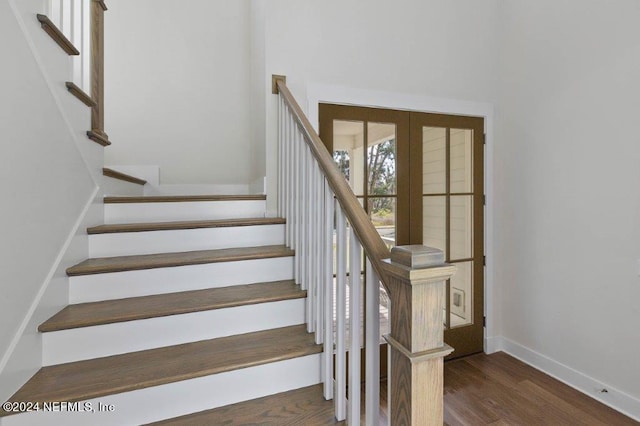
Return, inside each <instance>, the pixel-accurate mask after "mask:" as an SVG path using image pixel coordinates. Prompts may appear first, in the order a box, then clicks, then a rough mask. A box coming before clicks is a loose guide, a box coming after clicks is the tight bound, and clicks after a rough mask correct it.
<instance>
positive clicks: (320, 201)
mask: <svg viewBox="0 0 640 426" xmlns="http://www.w3.org/2000/svg"><path fill="white" fill-rule="evenodd" d="M313 164H314V167H313V170H314V175H315V188H316V194H315V198H314V200H316V202H315V203H314V206H313V212H314V214H315V216H314V224H315V225H314V227H313V231H314V236H313V241H314V248H315V256H314V257H313V262H314V275H313V280H314V283H315V285H314V286H315V289H316V295H317V297H316V343H317V344H321V343H322V342H323V339H324V320H323V317H324V302H323V301H324V282H323V281H322V274H323V272H324V271H323V266H322V257H323V256H324V252H323V250H322V214H323V212H324V186H323V185H324V183H323V181H322V172H321V171H320V166H319V165H318V163H317V162H316V161H314V162H313Z"/></svg>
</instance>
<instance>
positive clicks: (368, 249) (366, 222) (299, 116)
mask: <svg viewBox="0 0 640 426" xmlns="http://www.w3.org/2000/svg"><path fill="white" fill-rule="evenodd" d="M275 83H276V87H277V89H278V92H279V93H280V95H281V96H282V98H283V99H284V101H285V103H286V104H287V106H288V107H289V108H290V110H291V113H292V114H293V117H294V118H295V120H296V122H297V123H298V126H299V127H300V130H301V132H302V134H303V135H304V140H305V141H306V142H307V145H308V146H309V148H310V150H311V153H312V154H313V156H314V158H315V159H316V161H317V162H318V165H319V166H320V169H321V170H322V171H323V173H324V176H325V178H326V179H327V182H328V183H329V186H330V187H331V189H332V190H333V193H334V194H335V196H336V198H337V199H338V201H339V202H340V206H341V207H342V210H343V212H344V214H345V215H346V217H347V218H348V219H349V223H350V224H351V226H352V227H353V229H354V231H355V233H356V235H357V236H358V239H359V240H360V244H361V245H362V248H363V250H364V252H365V254H366V255H367V257H368V258H369V260H370V261H371V265H372V266H373V267H374V269H375V270H376V273H377V274H378V277H379V278H380V280H381V281H382V284H383V285H384V287H385V289H386V290H387V292H388V291H389V288H388V285H387V272H386V269H385V268H384V264H383V262H382V261H383V259H387V258H389V257H390V253H389V249H388V248H387V246H386V244H385V243H384V241H382V238H381V237H380V234H378V231H376V228H375V227H374V226H373V223H371V220H370V219H369V217H368V216H367V213H366V212H365V211H364V209H363V208H362V206H361V205H360V203H359V202H358V199H357V198H356V196H355V194H354V193H353V190H352V189H351V187H350V186H349V183H348V182H347V180H346V179H345V178H344V176H343V175H342V173H340V170H338V168H337V167H336V165H335V163H334V162H333V157H332V156H331V154H330V153H329V151H328V150H327V148H326V147H325V145H324V143H323V142H322V140H321V139H320V136H318V133H316V131H315V130H314V128H313V126H311V123H310V122H309V120H308V119H307V116H306V115H305V114H304V112H303V111H302V109H301V108H300V105H298V102H296V100H295V98H294V97H293V95H292V94H291V92H290V91H289V88H288V87H287V85H286V83H285V82H284V81H283V80H281V79H278V80H276V81H275Z"/></svg>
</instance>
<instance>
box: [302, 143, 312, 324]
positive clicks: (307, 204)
mask: <svg viewBox="0 0 640 426" xmlns="http://www.w3.org/2000/svg"><path fill="white" fill-rule="evenodd" d="M304 146H305V150H304V182H305V185H304V281H305V284H306V288H307V332H308V333H313V332H315V328H314V325H313V320H312V318H313V317H314V316H315V311H314V305H315V294H314V289H313V283H312V281H311V220H310V219H311V203H312V198H311V197H312V196H313V192H312V190H311V187H312V182H311V179H312V177H311V173H312V166H311V161H312V159H311V152H310V150H309V147H308V146H307V143H306V141H305V142H304Z"/></svg>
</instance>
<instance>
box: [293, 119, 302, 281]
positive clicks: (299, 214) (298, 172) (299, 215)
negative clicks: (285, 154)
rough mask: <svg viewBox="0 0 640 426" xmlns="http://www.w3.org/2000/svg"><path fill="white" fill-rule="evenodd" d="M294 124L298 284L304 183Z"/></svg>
mask: <svg viewBox="0 0 640 426" xmlns="http://www.w3.org/2000/svg"><path fill="white" fill-rule="evenodd" d="M292 125H293V133H294V136H295V138H294V146H295V149H296V154H295V158H294V162H295V165H296V179H295V183H296V190H295V194H294V195H293V197H294V198H293V199H294V203H295V204H294V205H295V207H296V208H295V221H296V231H295V232H296V237H295V250H296V257H295V276H296V284H301V283H302V274H301V267H300V264H301V259H302V256H301V255H300V251H299V250H300V245H301V244H300V243H301V237H300V234H301V232H302V227H301V220H302V206H301V205H300V200H301V198H300V194H301V192H302V191H301V189H302V184H301V182H300V181H301V180H302V148H303V146H302V140H301V138H300V133H299V132H298V129H297V127H296V125H295V123H293V124H292Z"/></svg>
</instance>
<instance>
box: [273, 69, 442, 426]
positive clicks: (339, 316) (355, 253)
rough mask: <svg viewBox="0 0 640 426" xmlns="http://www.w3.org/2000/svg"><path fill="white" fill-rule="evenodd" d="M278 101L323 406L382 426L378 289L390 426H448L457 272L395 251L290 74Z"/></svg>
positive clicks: (290, 209)
mask: <svg viewBox="0 0 640 426" xmlns="http://www.w3.org/2000/svg"><path fill="white" fill-rule="evenodd" d="M273 93H274V94H278V95H279V106H278V194H279V195H278V211H279V214H280V215H281V216H282V217H285V218H286V226H285V229H286V231H285V241H286V244H287V245H288V246H289V247H291V248H293V249H294V250H295V251H296V257H295V261H294V276H295V281H296V283H298V284H300V285H301V286H302V288H303V289H306V290H307V306H306V320H307V329H308V331H309V332H310V333H315V339H316V343H318V344H323V345H324V353H323V361H322V382H323V384H324V397H325V399H327V400H329V399H333V400H334V406H335V417H336V419H337V420H338V421H342V420H347V423H348V424H350V425H359V424H360V422H361V421H362V420H363V417H364V423H365V424H366V425H378V424H380V411H381V407H380V317H379V314H380V285H381V284H382V286H383V287H384V289H385V290H386V291H387V293H388V295H389V299H390V303H391V306H390V320H389V321H390V333H389V334H388V335H385V336H384V338H385V340H386V341H387V343H388V344H389V347H390V350H389V356H390V359H389V363H390V372H389V375H388V382H387V384H388V386H389V388H388V392H387V394H388V397H387V416H388V419H389V421H390V424H392V425H396V424H397V425H432V424H433V425H436V424H439V425H442V419H443V358H444V357H445V356H446V355H448V354H449V353H451V351H452V350H453V349H452V348H450V347H449V346H447V345H446V344H444V341H443V330H444V326H443V324H444V313H443V308H444V303H445V282H446V280H447V279H449V277H450V276H451V275H452V274H453V272H454V270H455V267H454V266H452V265H447V264H445V263H444V255H443V253H442V251H440V250H437V249H431V248H427V247H424V246H400V247H394V248H392V249H391V252H390V251H389V249H388V247H387V245H386V244H385V243H384V241H383V240H382V238H381V237H380V235H379V234H378V232H377V231H376V229H375V227H374V226H373V224H372V223H371V221H370V219H369V217H368V215H367V213H366V212H365V211H364V209H363V208H362V206H361V205H360V203H359V202H358V199H357V198H356V197H355V195H354V193H353V191H352V190H351V187H350V186H349V184H348V182H347V180H346V179H345V178H344V176H343V175H342V174H341V172H340V171H339V170H338V168H337V167H336V165H335V164H334V161H333V158H332V156H331V154H330V153H329V152H328V151H327V149H326V148H325V146H324V144H323V142H322V141H321V140H320V137H319V136H318V134H317V133H316V132H315V130H314V129H313V127H312V126H311V123H310V122H309V120H308V119H307V117H306V116H305V114H304V113H303V111H302V109H301V108H300V106H299V105H298V103H297V102H296V100H295V98H294V97H293V95H292V94H291V92H290V91H289V89H288V88H287V85H286V81H285V77H284V76H273ZM334 248H335V257H334ZM363 254H364V263H365V265H364V266H365V268H364V272H365V273H364V277H365V285H364V288H363V287H362V282H361V276H362V275H361V270H362V264H361V263H362V259H363V256H362V255H363ZM334 268H335V269H334ZM334 272H335V278H334ZM363 295H364V297H363ZM362 299H364V301H363V300H362ZM361 314H362V317H364V322H365V324H362V321H363V318H362V317H361ZM363 325H364V327H363ZM362 328H364V341H363V337H362V336H361V330H362ZM363 347H364V350H365V359H364V366H365V380H364V382H365V392H364V412H361V400H362V395H361V382H362V378H361V377H360V376H361V364H362V360H361V348H363ZM347 354H348V356H347ZM334 355H335V356H334ZM334 359H335V361H334ZM347 364H348V365H347ZM347 371H348V376H347ZM363 415H364V416H363Z"/></svg>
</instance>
